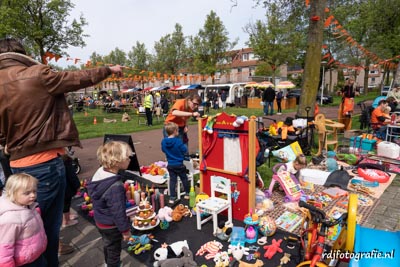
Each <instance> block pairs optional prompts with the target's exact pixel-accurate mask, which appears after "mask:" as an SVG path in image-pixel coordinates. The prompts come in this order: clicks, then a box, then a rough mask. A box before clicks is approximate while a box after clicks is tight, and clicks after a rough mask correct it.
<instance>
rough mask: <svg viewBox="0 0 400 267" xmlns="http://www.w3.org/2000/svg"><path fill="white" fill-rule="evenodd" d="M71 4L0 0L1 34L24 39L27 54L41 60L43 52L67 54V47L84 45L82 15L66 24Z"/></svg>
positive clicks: (61, 0) (47, 0)
mask: <svg viewBox="0 0 400 267" xmlns="http://www.w3.org/2000/svg"><path fill="white" fill-rule="evenodd" d="M73 7H74V4H72V3H71V1H70V0H8V1H0V21H1V26H0V36H1V37H5V36H13V37H17V38H19V39H21V40H23V41H24V44H25V46H26V48H27V50H28V52H29V54H31V55H34V56H35V57H37V58H40V60H43V57H44V55H45V53H46V52H51V53H53V54H58V55H67V53H66V52H65V50H66V49H67V48H68V47H69V46H79V47H84V46H85V45H86V44H85V42H84V41H83V37H87V36H88V35H85V34H84V33H83V27H84V26H85V25H87V23H86V21H85V19H84V17H83V16H80V18H79V20H75V19H74V20H73V21H72V22H71V23H69V24H68V17H69V13H70V11H71V9H72V8H73Z"/></svg>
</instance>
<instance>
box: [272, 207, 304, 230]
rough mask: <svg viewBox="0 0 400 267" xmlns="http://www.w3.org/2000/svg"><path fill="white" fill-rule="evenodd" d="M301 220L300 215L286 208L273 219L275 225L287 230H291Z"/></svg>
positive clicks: (294, 228)
mask: <svg viewBox="0 0 400 267" xmlns="http://www.w3.org/2000/svg"><path fill="white" fill-rule="evenodd" d="M302 220H303V218H302V217H301V216H300V215H298V214H296V213H293V212H290V211H288V210H286V211H285V212H283V213H282V215H281V216H279V218H278V219H276V220H275V223H276V226H277V227H279V228H281V229H283V230H285V231H288V232H293V231H294V230H296V228H297V227H298V226H299V225H300V223H301V221H302Z"/></svg>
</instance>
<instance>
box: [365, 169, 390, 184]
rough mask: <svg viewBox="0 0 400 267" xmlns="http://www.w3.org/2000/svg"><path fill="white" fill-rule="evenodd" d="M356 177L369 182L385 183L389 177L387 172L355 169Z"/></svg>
mask: <svg viewBox="0 0 400 267" xmlns="http://www.w3.org/2000/svg"><path fill="white" fill-rule="evenodd" d="M357 172H358V175H359V176H361V177H362V178H364V179H365V180H367V181H370V182H375V181H376V182H378V183H386V182H387V181H389V178H390V175H389V174H388V173H387V172H384V171H381V170H374V169H362V168H358V169H357Z"/></svg>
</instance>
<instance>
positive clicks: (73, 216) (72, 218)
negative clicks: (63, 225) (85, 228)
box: [69, 214, 79, 220]
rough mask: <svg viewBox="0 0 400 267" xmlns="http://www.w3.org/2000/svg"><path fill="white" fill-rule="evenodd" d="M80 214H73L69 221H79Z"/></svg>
mask: <svg viewBox="0 0 400 267" xmlns="http://www.w3.org/2000/svg"><path fill="white" fill-rule="evenodd" d="M78 217H79V216H78V214H71V215H69V219H70V220H76V219H78Z"/></svg>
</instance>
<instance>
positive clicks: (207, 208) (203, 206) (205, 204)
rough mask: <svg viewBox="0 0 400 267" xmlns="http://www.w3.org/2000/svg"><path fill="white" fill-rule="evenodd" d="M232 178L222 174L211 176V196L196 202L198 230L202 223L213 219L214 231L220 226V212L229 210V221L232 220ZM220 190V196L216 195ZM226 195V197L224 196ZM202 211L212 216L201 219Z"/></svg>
mask: <svg viewBox="0 0 400 267" xmlns="http://www.w3.org/2000/svg"><path fill="white" fill-rule="evenodd" d="M231 190H232V189H231V180H230V179H227V178H224V177H221V176H211V196H210V198H208V199H205V200H203V201H200V202H198V203H197V204H196V213H197V214H196V215H197V218H196V219H197V230H201V225H202V224H204V223H206V222H208V221H209V220H211V219H212V220H213V233H215V232H216V231H217V228H218V213H221V212H222V211H224V210H226V209H227V210H228V221H229V222H232V196H231ZM216 192H218V193H219V194H221V195H219V196H216V194H215V193H216ZM223 196H226V198H222V197H223ZM201 213H208V214H210V216H208V217H206V218H205V219H203V220H202V219H201Z"/></svg>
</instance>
